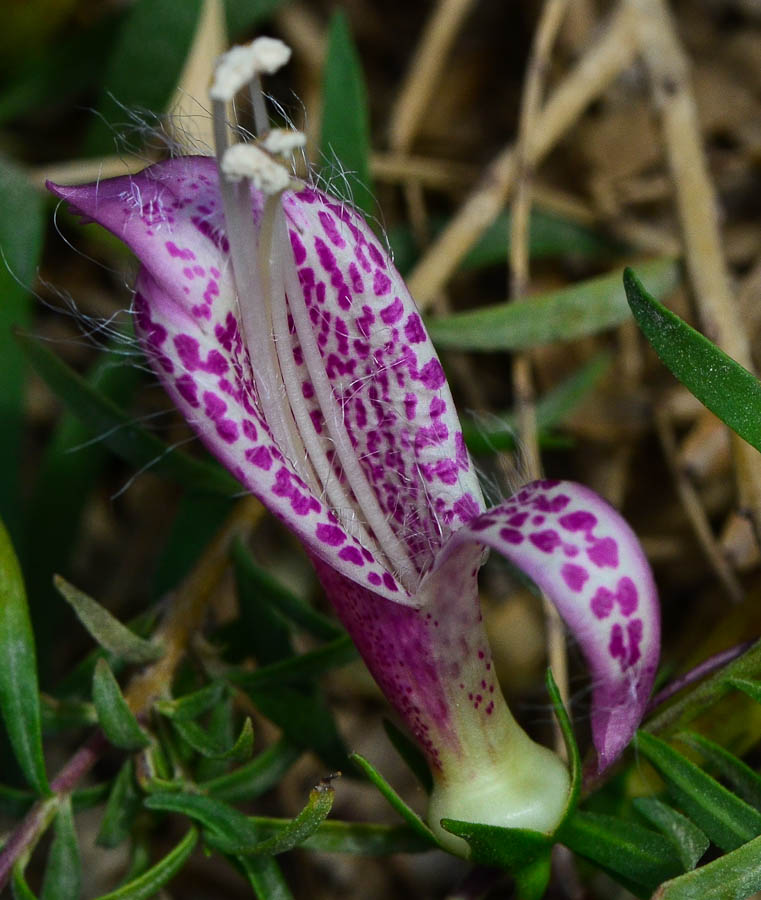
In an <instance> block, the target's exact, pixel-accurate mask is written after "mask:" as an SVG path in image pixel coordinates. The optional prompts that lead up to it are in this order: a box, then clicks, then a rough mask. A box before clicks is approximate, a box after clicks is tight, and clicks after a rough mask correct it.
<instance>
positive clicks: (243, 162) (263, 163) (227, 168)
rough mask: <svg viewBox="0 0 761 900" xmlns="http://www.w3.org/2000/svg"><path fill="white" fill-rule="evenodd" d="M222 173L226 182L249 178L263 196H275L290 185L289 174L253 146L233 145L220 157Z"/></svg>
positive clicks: (262, 151) (267, 155) (266, 154)
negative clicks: (262, 192)
mask: <svg viewBox="0 0 761 900" xmlns="http://www.w3.org/2000/svg"><path fill="white" fill-rule="evenodd" d="M221 168H222V172H223V173H224V175H225V176H226V177H227V179H228V181H240V180H241V179H243V178H250V179H251V182H252V183H253V185H254V187H256V188H258V189H259V190H260V191H264V193H265V194H277V193H279V192H280V191H284V190H286V189H287V188H288V187H289V186H290V184H291V175H290V172H289V171H288V170H287V169H286V168H285V166H281V165H280V163H278V162H275V160H274V159H272V157H271V156H270V155H269V154H268V153H265V152H264V150H261V149H260V148H259V147H257V146H256V145H255V144H233V146H232V147H229V148H228V149H227V150H225V155H224V156H223V157H222V166H221Z"/></svg>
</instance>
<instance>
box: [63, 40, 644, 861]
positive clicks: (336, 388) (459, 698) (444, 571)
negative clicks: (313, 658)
mask: <svg viewBox="0 0 761 900" xmlns="http://www.w3.org/2000/svg"><path fill="white" fill-rule="evenodd" d="M256 44H257V42H254V45H253V47H256ZM274 44H275V42H273V44H272V46H270V45H268V49H269V50H272V51H273V52H274V54H275V56H277V53H276V52H275V51H277V50H278V48H277V47H275V46H274ZM280 47H282V45H280ZM242 49H246V48H236V51H237V50H242ZM260 49H261V47H260ZM236 51H232V53H235V52H236ZM254 55H255V54H254ZM284 55H285V54H284V53H283V52H282V51H281V56H284ZM265 56H266V54H265ZM286 58H287V56H286ZM258 60H259V61H258V62H257V60H256V59H254V60H253V62H252V59H251V57H250V56H246V55H245V53H240V54H239V55H238V57H237V58H236V59H233V60H232V61H231V60H230V55H228V57H225V58H224V60H223V64H222V65H221V66H220V69H219V70H218V73H219V72H222V74H223V75H224V78H223V77H221V76H220V77H218V79H217V81H216V82H215V86H214V88H213V89H212V98H213V101H214V112H215V117H216V119H215V121H216V124H217V142H218V147H217V150H218V158H217V161H215V160H214V159H211V158H206V157H185V158H179V159H173V160H171V161H168V162H164V163H160V164H158V165H154V166H151V167H150V168H147V169H146V170H144V171H143V172H141V173H140V174H139V175H134V176H126V177H123V178H116V179H112V180H109V181H103V182H99V183H97V184H91V185H84V186H81V187H60V186H55V185H50V188H51V190H52V191H53V192H54V193H55V194H57V195H58V196H59V197H61V198H63V199H64V200H65V201H67V202H68V203H69V204H70V205H71V206H72V207H73V208H74V209H75V210H76V211H78V212H79V213H80V214H82V215H83V216H85V217H86V218H87V219H89V220H93V221H96V222H98V223H100V224H101V225H103V226H104V227H106V228H107V229H109V230H110V231H111V232H113V233H114V234H115V235H117V236H118V237H119V238H121V239H122V240H123V241H125V243H127V244H128V245H129V247H130V248H131V249H132V250H133V252H134V253H135V254H136V256H137V257H138V259H139V261H140V270H139V273H138V276H137V282H136V286H135V299H134V307H133V309H134V314H135V322H136V328H137V332H138V334H139V337H140V340H141V342H142V345H143V347H144V349H145V351H146V353H147V355H148V357H149V358H150V360H151V362H152V364H153V367H154V369H155V371H156V373H157V374H158V376H159V378H160V379H161V381H162V383H163V385H164V387H165V388H166V390H167V392H168V393H169V395H170V397H171V398H172V400H173V402H174V403H175V404H176V406H177V407H178V408H179V409H180V411H181V412H182V413H183V415H184V416H185V417H186V419H187V420H188V422H190V424H191V425H192V426H193V428H194V429H195V431H196V432H197V433H198V435H199V437H200V438H201V440H202V441H203V442H204V444H205V445H206V446H207V447H208V448H209V450H210V451H211V452H212V453H213V454H214V455H215V456H216V457H217V458H218V459H219V460H220V461H221V462H222V463H223V464H224V465H225V466H227V467H228V468H229V469H230V471H232V472H233V473H234V474H235V476H236V477H237V478H238V479H239V480H240V482H241V484H243V485H244V486H245V487H246V489H248V490H250V491H251V492H252V493H253V494H255V495H256V496H257V497H259V498H260V499H261V500H262V502H263V503H264V504H265V505H266V506H267V507H268V508H269V509H270V510H271V511H272V513H273V514H275V515H276V516H277V517H278V518H279V519H280V520H281V521H282V522H284V523H285V524H286V525H287V526H288V527H289V528H290V529H291V530H292V531H293V532H295V533H296V534H297V535H298V537H299V538H300V540H301V541H302V542H303V544H304V546H305V547H306V549H307V552H308V553H309V555H310V557H311V558H312V560H313V562H314V565H315V568H316V570H317V574H318V576H319V578H320V580H321V582H322V584H323V586H324V588H325V590H326V592H327V594H328V596H329V598H330V600H331V602H332V604H333V606H334V608H335V610H336V613H337V614H338V616H339V618H340V619H341V621H342V622H343V623H344V625H345V626H346V628H347V629H348V631H349V632H350V634H351V636H352V638H353V639H354V641H355V643H356V645H357V647H358V649H359V651H360V653H361V654H362V656H363V658H364V660H365V662H366V663H367V665H368V667H369V669H370V671H371V672H372V674H373V676H374V677H375V679H376V680H377V682H378V684H379V685H380V687H381V688H382V690H383V692H384V693H385V695H386V696H387V698H388V699H389V701H390V702H391V704H392V705H393V706H394V708H395V709H396V711H397V712H398V714H399V715H400V716H401V718H402V719H403V720H404V722H405V724H406V726H407V727H408V729H409V730H410V732H411V733H412V735H413V736H414V737H415V739H416V740H417V742H418V744H419V745H420V747H421V748H422V750H423V752H424V753H425V755H426V757H427V760H428V762H429V764H430V767H431V770H432V773H433V776H434V782H435V788H434V792H433V795H432V800H431V806H430V808H429V821H430V822H431V825H432V827H433V828H434V829H435V830H436V831H437V833H439V835H440V836H441V837H442V839H444V840H445V841H448V842H449V846H451V847H452V848H453V849H455V850H459V849H461V846H460V845H459V844H458V841H459V839H454V838H453V837H452V836H451V835H447V833H446V832H443V831H442V830H441V828H440V826H439V822H440V819H441V818H442V817H445V816H449V817H453V818H460V819H466V820H470V821H480V822H487V823H493V824H500V825H509V826H517V827H528V828H534V829H538V830H542V831H551V830H552V829H553V828H554V827H555V826H556V825H557V823H558V820H559V818H560V816H561V815H562V812H563V809H564V806H565V803H566V799H567V791H568V775H567V772H566V769H565V767H564V766H563V765H562V763H561V762H560V761H559V759H558V758H557V757H556V756H555V755H554V754H552V753H551V752H550V751H549V750H546V749H545V748H543V747H540V746H538V745H537V744H535V743H534V742H532V741H531V740H530V739H529V738H528V737H527V735H526V734H525V733H524V732H523V731H522V729H521V728H520V727H519V726H518V725H517V724H516V722H515V720H514V719H513V717H512V715H511V713H510V711H509V709H508V707H507V705H506V704H505V701H504V699H503V697H502V694H501V693H500V689H499V686H498V684H497V682H496V679H495V673H494V669H493V665H492V661H491V655H490V652H489V646H488V643H487V640H486V635H485V631H484V628H483V624H482V617H481V611H480V607H479V601H478V590H477V576H478V570H479V568H480V566H481V564H482V562H483V559H484V552H485V549H486V548H493V549H495V550H497V551H498V552H499V553H501V554H502V555H504V556H505V557H507V558H508V559H509V560H510V561H511V562H513V563H514V564H515V565H517V566H518V567H519V568H521V569H522V570H523V571H524V572H526V573H527V574H528V575H529V576H530V577H531V578H532V579H533V580H534V581H535V582H536V583H537V584H538V585H539V587H540V588H541V589H542V590H543V591H544V592H545V593H546V594H547V595H548V596H549V597H550V598H551V600H552V601H553V602H554V603H555V604H556V605H557V607H558V609H559V611H560V613H561V615H562V616H563V618H564V620H565V621H566V623H567V624H568V627H569V628H570V630H571V632H572V633H573V635H574V636H575V638H576V639H577V641H578V642H579V644H580V646H581V649H582V651H583V652H584V654H585V656H586V659H587V661H588V663H589V666H590V669H591V673H592V678H593V695H592V731H593V738H594V744H595V747H596V750H597V754H598V763H599V768H600V769H602V768H605V767H606V766H608V765H610V763H611V762H612V761H613V760H614V759H616V757H617V756H618V755H619V754H620V753H621V752H622V751H623V749H624V748H625V747H626V745H627V743H628V742H629V740H630V738H631V736H632V734H633V731H634V729H635V728H636V726H637V724H638V722H639V720H640V718H641V716H642V714H643V711H644V708H645V704H646V702H647V699H648V695H649V693H650V689H651V686H652V682H653V676H654V672H655V667H656V663H657V656H658V648H659V617H658V608H657V599H656V593H655V588H654V585H653V580H652V576H651V573H650V570H649V567H648V565H647V562H646V561H645V558H644V556H643V554H642V551H641V549H640V547H639V544H638V543H637V541H636V538H635V537H634V535H633V533H632V532H631V530H630V529H629V527H628V526H627V525H626V523H625V522H624V521H623V520H622V519H621V517H620V516H619V515H618V514H617V513H616V512H615V510H613V509H612V508H611V507H610V506H608V504H607V503H605V502H604V501H603V500H601V499H600V498H599V497H598V496H596V495H595V494H594V493H592V492H591V491H589V490H588V489H586V488H584V487H582V486H580V485H577V484H572V483H567V482H556V481H540V482H535V483H533V484H529V485H527V486H526V487H524V488H523V489H522V490H520V491H519V492H518V493H517V494H516V495H515V496H514V497H511V498H510V499H509V500H506V501H504V502H503V503H501V504H500V505H498V506H496V507H493V508H492V509H488V510H487V509H486V508H485V505H484V501H483V498H482V495H481V491H480V488H479V484H478V480H477V478H476V475H475V473H474V470H473V466H472V464H471V461H470V459H469V457H468V453H467V451H466V449H465V444H464V441H463V436H462V431H461V429H460V424H459V422H458V418H457V414H456V412H455V409H454V406H453V403H452V398H451V395H450V392H449V388H448V386H447V382H446V379H445V377H444V372H443V370H442V367H441V364H440V362H439V360H438V358H437V356H436V353H435V351H434V348H433V346H432V344H431V341H430V339H429V338H428V335H427V333H426V331H425V328H424V326H423V323H422V321H421V318H420V315H419V313H418V311H417V309H416V308H415V304H414V302H413V300H412V298H411V297H410V295H409V293H408V291H407V288H406V286H405V284H404V282H403V281H402V279H401V277H400V276H399V274H398V273H397V271H396V270H395V268H394V266H393V264H392V262H391V260H390V259H389V256H388V253H387V252H386V250H385V249H384V247H383V246H382V245H381V244H380V243H379V241H378V239H377V237H376V236H375V234H374V233H373V232H372V230H371V229H370V228H369V227H368V226H367V224H366V223H365V221H364V219H363V218H362V216H361V215H360V214H359V213H358V212H357V211H356V210H354V209H353V208H352V207H351V206H349V205H347V204H346V203H344V202H341V201H339V200H337V199H335V198H333V197H331V196H330V195H329V194H326V193H323V192H322V191H320V190H317V189H316V188H315V187H313V186H311V185H310V184H308V183H306V182H302V181H297V180H295V179H294V178H293V177H292V176H291V175H290V174H289V173H288V171H287V169H286V168H285V167H284V166H283V165H282V164H281V162H280V161H279V159H278V157H277V154H280V153H283V152H284V151H285V150H289V149H292V147H293V146H294V145H296V144H298V139H297V138H294V137H293V136H292V135H291V137H290V138H289V137H288V134H287V133H286V134H285V135H284V134H283V133H280V132H266V129H267V124H266V121H265V122H263V121H262V116H261V111H260V110H259V111H258V115H257V126H258V130H259V132H260V134H261V133H263V134H264V137H263V138H262V139H261V140H260V141H259V142H257V143H256V144H234V145H233V146H232V147H228V146H227V140H228V131H227V129H226V127H225V124H224V120H223V114H224V113H223V110H224V103H225V101H226V100H227V99H229V98H230V96H232V95H233V94H234V93H235V91H236V90H237V89H238V88H240V87H241V86H242V85H243V84H245V83H248V82H249V80H251V79H253V82H254V84H257V83H258V81H257V79H258V77H259V74H260V73H261V72H267V71H272V68H267V66H266V65H265V64H264V63H262V62H261V58H258ZM282 61H283V60H281V62H282ZM225 66H227V69H225ZM236 67H237V68H236ZM231 73H232V74H231ZM215 91H216V94H215ZM257 98H258V99H259V100H261V97H259V96H258V94H257V95H255V100H257ZM256 109H257V104H256V102H255V110H256Z"/></svg>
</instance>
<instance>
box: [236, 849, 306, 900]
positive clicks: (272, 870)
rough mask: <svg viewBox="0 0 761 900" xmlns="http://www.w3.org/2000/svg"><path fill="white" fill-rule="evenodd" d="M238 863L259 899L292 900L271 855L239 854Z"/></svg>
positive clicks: (291, 895)
mask: <svg viewBox="0 0 761 900" xmlns="http://www.w3.org/2000/svg"><path fill="white" fill-rule="evenodd" d="M238 863H239V864H240V867H241V868H242V869H243V871H244V872H245V873H246V876H247V877H248V880H249V882H250V884H251V887H252V888H253V889H254V893H255V894H256V896H257V898H259V900H293V894H292V893H291V891H290V889H289V887H288V884H287V883H286V880H285V879H284V878H283V873H282V872H281V871H280V867H279V866H278V864H277V863H276V862H275V860H274V859H273V858H272V857H271V856H240V857H238Z"/></svg>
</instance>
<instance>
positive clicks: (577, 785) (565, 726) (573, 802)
mask: <svg viewBox="0 0 761 900" xmlns="http://www.w3.org/2000/svg"><path fill="white" fill-rule="evenodd" d="M545 683H546V685H547V692H548V693H549V695H550V699H551V700H552V706H553V709H554V710H555V716H556V717H557V720H558V724H559V725H560V731H561V732H562V734H563V740H564V742H565V748H566V752H567V754H568V759H570V761H571V789H570V791H569V792H568V801H567V803H566V806H565V812H564V813H563V818H562V820H561V824H560V827H562V825H563V822H565V821H566V820H567V819H569V818H570V817H571V816H572V815H573V813H574V811H575V810H576V807H577V806H578V805H579V797H580V796H581V783H582V775H581V754H580V753H579V745H578V744H577V743H576V736H575V735H574V733H573V725H571V718H570V716H569V715H568V711H567V710H566V708H565V705H564V704H563V698H562V697H561V696H560V691H559V690H558V686H557V684H556V683H555V678H554V676H553V674H552V669H547V675H546V677H545Z"/></svg>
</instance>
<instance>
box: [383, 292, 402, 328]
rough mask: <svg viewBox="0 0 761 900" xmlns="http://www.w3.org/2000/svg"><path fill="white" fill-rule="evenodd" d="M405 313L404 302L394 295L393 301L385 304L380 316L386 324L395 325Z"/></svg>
mask: <svg viewBox="0 0 761 900" xmlns="http://www.w3.org/2000/svg"><path fill="white" fill-rule="evenodd" d="M403 315H404V304H403V303H402V301H401V300H400V299H399V298H398V297H394V301H393V303H389V305H388V306H384V307H383V309H382V310H381V313H380V317H381V319H383V321H384V322H385V323H386V325H395V324H396V323H397V322H398V321H399V319H401V317H402V316H403Z"/></svg>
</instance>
